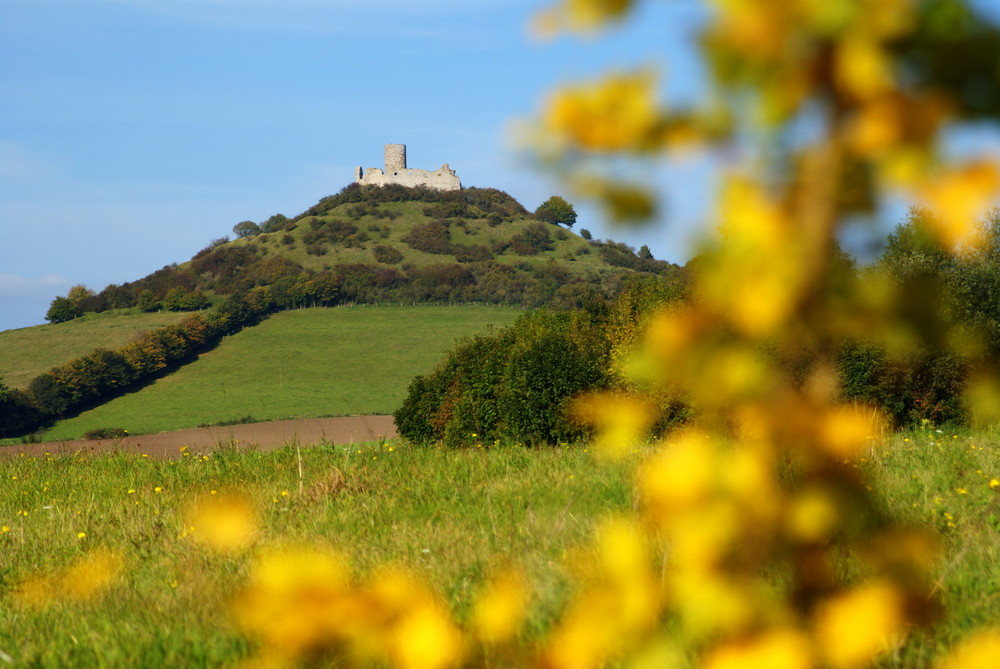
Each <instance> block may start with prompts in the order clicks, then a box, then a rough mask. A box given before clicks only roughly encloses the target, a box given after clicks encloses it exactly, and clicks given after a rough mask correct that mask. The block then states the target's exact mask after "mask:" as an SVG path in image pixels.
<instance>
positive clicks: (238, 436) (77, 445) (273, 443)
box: [0, 416, 397, 458]
mask: <svg viewBox="0 0 1000 669" xmlns="http://www.w3.org/2000/svg"><path fill="white" fill-rule="evenodd" d="M396 436H397V433H396V425H395V423H394V422H393V420H392V416H344V417H340V418H300V419H297V420H274V421H267V422H264V423H248V424H245V425H227V426H225V427H199V428H193V429H190V430H177V431H176V432H160V433H158V434H144V435H140V436H136V437H125V438H123V439H100V440H87V439H77V440H73V441H54V442H48V443H41V444H17V445H13V446H0V456H3V455H8V456H9V455H19V454H21V453H24V454H25V455H42V454H43V453H53V454H68V453H78V452H90V453H110V452H114V451H119V452H124V453H145V454H147V455H150V456H156V457H167V458H172V457H177V456H179V455H180V452H181V447H183V446H187V448H188V450H189V451H190V452H192V453H197V452H201V453H207V452H210V451H212V450H213V449H214V448H217V447H218V446H219V445H220V444H221V445H224V446H226V447H229V446H230V445H234V446H236V447H237V448H239V447H245V448H255V449H259V450H271V449H274V448H280V447H281V446H284V445H285V444H291V443H298V444H300V445H302V446H313V445H316V444H319V443H321V442H323V441H326V442H327V443H330V444H356V443H360V442H364V441H376V440H378V439H380V438H385V439H392V438H394V437H396Z"/></svg>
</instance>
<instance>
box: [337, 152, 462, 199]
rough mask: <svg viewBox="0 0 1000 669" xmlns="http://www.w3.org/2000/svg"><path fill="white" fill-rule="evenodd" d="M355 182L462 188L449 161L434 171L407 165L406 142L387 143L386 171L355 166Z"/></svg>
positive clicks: (440, 188) (450, 188)
mask: <svg viewBox="0 0 1000 669" xmlns="http://www.w3.org/2000/svg"><path fill="white" fill-rule="evenodd" d="M354 183H358V184H362V185H367V184H370V185H373V186H385V185H388V184H399V185H400V186H408V187H410V188H415V187H417V186H424V187H426V188H434V189H436V190H460V189H461V188H462V182H461V181H459V179H458V175H456V174H455V170H453V169H451V168H450V167H448V163H445V164H444V165H442V166H441V167H440V168H439V169H436V170H434V171H433V172H430V171H428V170H416V169H412V168H409V167H407V166H406V144H386V145H385V171H383V170H380V169H379V168H377V167H368V168H365V169H362V168H361V167H360V166H359V167H355V168H354Z"/></svg>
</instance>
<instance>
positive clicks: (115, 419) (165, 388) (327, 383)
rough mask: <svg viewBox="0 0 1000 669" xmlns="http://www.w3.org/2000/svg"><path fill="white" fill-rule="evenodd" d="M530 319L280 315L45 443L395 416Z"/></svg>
mask: <svg viewBox="0 0 1000 669" xmlns="http://www.w3.org/2000/svg"><path fill="white" fill-rule="evenodd" d="M521 313H523V312H522V311H521V310H520V309H515V308H507V307H498V306H431V305H426V306H415V307H414V306H378V307H376V306H356V307H337V308H332V309H328V308H315V309H302V310H294V311H285V312H282V313H279V314H275V315H274V316H272V317H271V318H269V319H268V320H266V321H264V322H263V323H261V324H260V325H258V326H256V327H253V328H248V329H246V330H243V331H242V332H240V333H239V334H236V335H234V336H232V337H228V338H226V339H224V340H223V342H222V343H221V344H220V345H219V346H218V347H216V348H215V349H213V350H211V351H208V352H207V353H204V354H202V355H201V356H199V358H198V359H197V360H196V361H195V362H192V363H190V364H188V365H186V366H184V367H182V368H181V369H180V370H178V371H176V372H174V373H173V374H170V375H168V376H164V377H162V378H160V379H158V380H156V381H155V382H154V383H153V384H151V385H149V386H147V387H145V388H143V389H142V390H140V391H139V392H135V393H130V394H127V395H123V396H121V397H118V398H116V399H114V400H112V401H110V402H108V403H106V404H103V405H101V406H99V407H96V408H94V409H91V410H90V411H86V412H84V413H82V414H80V415H79V416H77V417H75V418H71V419H68V420H64V421H61V422H59V423H57V424H56V425H54V426H53V427H52V429H50V430H49V431H48V432H47V433H46V435H45V438H46V439H53V440H58V439H71V438H76V437H80V436H81V435H82V434H83V433H84V432H86V431H87V430H91V429H95V428H102V427H117V428H125V429H127V430H128V431H129V432H130V433H146V432H157V431H163V430H173V429H180V428H185V427H196V426H198V425H200V424H211V423H219V422H227V421H235V420H239V419H241V418H244V417H246V416H252V417H253V418H254V419H255V420H271V419H280V418H296V417H314V416H337V415H350V414H366V413H369V414H374V413H391V412H392V411H394V410H395V409H396V408H397V407H398V406H399V404H400V403H401V402H402V400H403V398H404V397H405V394H406V387H407V385H408V384H409V382H410V380H411V379H412V378H413V377H414V376H416V375H418V374H426V373H428V372H429V371H430V370H431V369H432V368H433V366H434V365H435V364H436V363H437V362H438V361H439V360H440V358H441V356H442V354H443V353H444V351H445V350H446V349H448V348H449V347H450V346H451V344H452V343H453V342H454V341H455V339H456V338H458V337H462V336H466V335H471V334H475V333H480V332H484V331H486V330H487V329H488V327H489V326H490V325H496V326H504V325H507V324H509V323H511V322H513V321H514V319H515V318H517V316H519V315H520V314H521Z"/></svg>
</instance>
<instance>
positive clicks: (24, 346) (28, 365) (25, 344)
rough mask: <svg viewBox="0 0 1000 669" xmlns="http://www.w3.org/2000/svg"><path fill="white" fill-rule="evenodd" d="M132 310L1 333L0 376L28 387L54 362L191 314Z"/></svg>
mask: <svg viewBox="0 0 1000 669" xmlns="http://www.w3.org/2000/svg"><path fill="white" fill-rule="evenodd" d="M132 311H133V310H125V311H124V312H123V311H114V312H104V313H100V314H87V315H85V316H81V317H80V318H74V319H73V320H71V321H66V322H65V323H57V324H48V325H36V326H34V327H29V328H18V329H17V330H4V331H2V332H0V379H3V381H4V383H6V384H7V385H8V386H10V387H12V388H24V387H27V385H28V383H29V382H30V381H31V380H32V379H33V378H35V377H36V376H38V375H39V374H42V373H44V372H47V371H49V370H50V369H51V368H52V367H54V366H56V365H60V364H62V363H64V362H69V361H70V360H72V359H73V358H77V357H79V356H81V355H86V354H87V353H90V352H91V351H93V350H94V349H95V348H114V347H116V346H121V345H122V344H127V343H128V342H129V341H131V340H132V339H133V338H134V337H135V336H136V335H137V334H138V333H140V332H143V331H145V330H153V329H156V328H159V327H163V326H164V325H170V324H171V323H178V322H180V321H181V320H183V319H185V318H187V317H188V316H190V315H191V314H190V313H172V312H169V311H160V312H156V313H151V314H143V313H132Z"/></svg>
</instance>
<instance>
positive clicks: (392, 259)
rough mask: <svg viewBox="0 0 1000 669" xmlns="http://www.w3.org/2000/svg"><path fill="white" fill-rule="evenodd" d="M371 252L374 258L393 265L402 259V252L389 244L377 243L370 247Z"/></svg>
mask: <svg viewBox="0 0 1000 669" xmlns="http://www.w3.org/2000/svg"><path fill="white" fill-rule="evenodd" d="M372 253H374V254H375V260H377V261H379V262H382V263H386V264H387V265H395V264H396V263H399V262H402V261H403V253H402V252H401V251H400V250H399V249H395V248H393V247H391V246H383V245H381V244H380V245H378V246H376V247H375V248H374V249H372Z"/></svg>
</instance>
